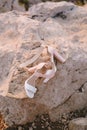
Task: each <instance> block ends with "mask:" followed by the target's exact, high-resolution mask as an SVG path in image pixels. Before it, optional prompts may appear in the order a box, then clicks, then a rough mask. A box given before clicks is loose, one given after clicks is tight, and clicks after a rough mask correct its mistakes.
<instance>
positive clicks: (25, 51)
mask: <svg viewBox="0 0 87 130" xmlns="http://www.w3.org/2000/svg"><path fill="white" fill-rule="evenodd" d="M49 5H50V6H49ZM42 8H43V9H42ZM41 9H42V10H41ZM34 10H39V12H40V13H42V15H39V13H37V11H35V12H36V13H37V14H34V13H35V12H34ZM41 11H42V12H41ZM44 11H46V12H44ZM33 12H34V13H33ZM34 15H37V17H38V19H37V17H36V16H34ZM44 18H45V19H44ZM86 34H87V9H86V8H84V7H78V6H75V5H73V4H71V3H67V2H60V3H54V2H53V3H50V2H49V3H48V2H46V3H42V4H39V5H37V6H34V7H31V9H30V11H29V12H27V13H23V12H17V11H12V12H8V13H4V14H1V15H0V113H1V114H2V115H3V117H4V119H5V121H6V123H7V124H8V125H14V124H17V125H18V124H25V123H27V122H30V121H32V120H33V119H34V118H35V116H36V115H38V114H42V113H48V114H49V115H50V117H51V120H57V119H58V116H60V115H61V114H62V113H64V112H65V113H68V112H70V111H72V110H76V109H81V108H83V107H87V38H86ZM42 43H44V44H46V45H50V46H54V47H55V48H56V49H57V51H58V53H59V54H61V56H62V57H64V58H65V63H64V64H61V63H59V62H58V61H55V63H56V66H57V72H56V74H55V76H54V77H53V78H52V79H51V80H49V81H48V82H47V83H46V84H44V83H43V80H42V79H39V80H38V81H37V83H36V87H37V89H38V91H37V92H36V94H35V96H34V98H33V99H30V98H29V97H28V96H27V95H26V92H25V89H24V83H25V80H26V79H27V78H29V76H30V74H29V73H28V72H26V71H25V70H24V69H21V68H20V64H21V63H24V62H26V61H27V60H29V59H31V58H32V57H33V54H37V53H38V51H37V50H38V48H39V47H40V46H41V45H42ZM44 58H45V57H44ZM41 59H42V57H41V56H40V59H39V62H40V61H41ZM32 66H34V64H32Z"/></svg>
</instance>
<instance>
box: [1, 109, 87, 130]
mask: <svg viewBox="0 0 87 130" xmlns="http://www.w3.org/2000/svg"><path fill="white" fill-rule="evenodd" d="M78 117H87V108H83V109H82V110H76V111H75V112H73V111H72V112H70V113H68V114H63V115H62V116H61V118H60V119H59V120H58V121H56V122H52V121H51V120H50V118H49V116H48V114H45V115H38V116H37V117H36V119H35V120H34V122H31V123H27V124H26V125H20V126H13V127H8V128H6V129H4V130H69V128H68V124H69V122H70V121H71V120H72V119H75V118H78ZM0 130H1V129H0Z"/></svg>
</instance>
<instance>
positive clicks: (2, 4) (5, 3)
mask: <svg viewBox="0 0 87 130" xmlns="http://www.w3.org/2000/svg"><path fill="white" fill-rule="evenodd" d="M11 10H19V11H25V8H24V5H20V4H19V3H18V0H0V12H6V11H11Z"/></svg>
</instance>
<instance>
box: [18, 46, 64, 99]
mask: <svg viewBox="0 0 87 130" xmlns="http://www.w3.org/2000/svg"><path fill="white" fill-rule="evenodd" d="M44 48H47V52H48V53H49V55H50V61H49V62H41V63H39V64H37V65H35V66H34V67H30V68H27V66H29V65H30V64H32V63H34V62H35V61H36V60H37V59H38V58H39V57H40V55H41V53H42V52H43V49H44ZM54 57H55V58H56V59H57V60H58V61H60V62H61V63H64V62H65V59H64V58H63V57H62V56H61V55H60V54H59V53H58V52H57V50H56V49H55V48H53V47H51V46H48V45H42V46H41V47H40V48H39V51H38V53H37V54H36V55H35V56H34V57H33V58H32V59H30V60H28V61H26V62H25V63H23V64H21V65H20V67H21V68H25V70H27V71H28V72H29V73H32V75H31V76H30V77H29V78H28V79H27V80H26V81H25V91H26V94H27V96H28V97H29V98H34V95H35V93H36V92H37V88H36V87H35V82H36V80H37V79H38V78H40V77H42V78H44V80H43V83H47V82H48V81H49V80H50V79H51V78H53V77H54V76H55V73H56V71H57V68H56V65H55V62H54ZM50 65H51V68H50V67H49V66H50ZM44 67H45V69H46V71H45V73H42V72H41V70H42V69H43V68H44Z"/></svg>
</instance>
